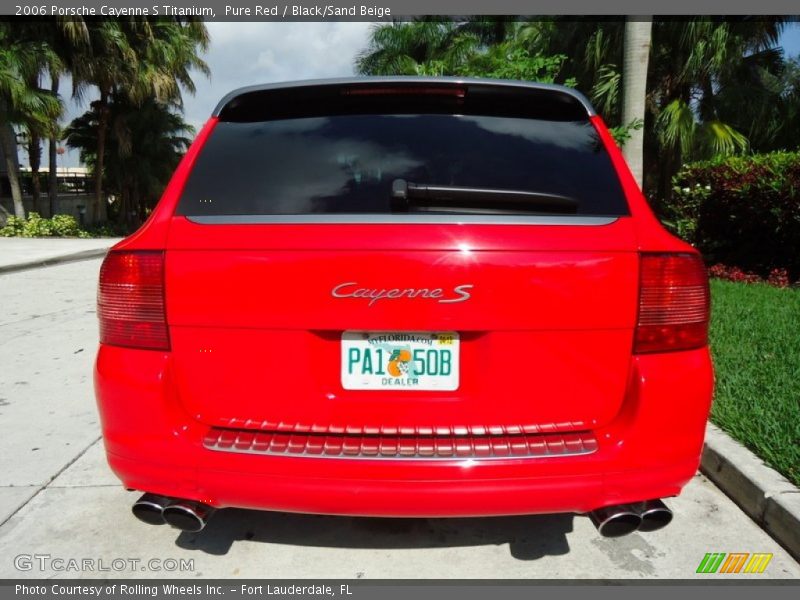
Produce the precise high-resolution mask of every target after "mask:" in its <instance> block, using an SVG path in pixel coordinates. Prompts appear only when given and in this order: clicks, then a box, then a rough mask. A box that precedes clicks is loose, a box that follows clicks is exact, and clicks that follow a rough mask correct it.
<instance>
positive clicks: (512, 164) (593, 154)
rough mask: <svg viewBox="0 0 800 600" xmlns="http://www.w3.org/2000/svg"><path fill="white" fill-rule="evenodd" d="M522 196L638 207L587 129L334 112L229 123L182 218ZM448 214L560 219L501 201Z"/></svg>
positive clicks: (485, 118)
mask: <svg viewBox="0 0 800 600" xmlns="http://www.w3.org/2000/svg"><path fill="white" fill-rule="evenodd" d="M398 180H402V181H403V182H407V183H408V185H409V186H414V185H417V186H445V187H446V188H447V189H450V188H451V187H455V188H462V187H463V188H476V189H477V190H478V192H480V190H482V189H486V190H514V191H522V192H534V193H536V194H542V195H555V196H563V197H567V198H569V199H573V200H574V208H573V209H572V210H570V211H568V212H570V213H572V214H578V215H594V216H601V215H602V216H619V215H623V214H627V204H626V201H625V198H624V195H623V192H622V189H621V186H620V183H619V180H618V178H617V176H616V173H615V171H614V168H613V166H612V164H611V160H610V158H609V156H608V155H607V153H606V151H605V148H604V147H603V144H602V142H601V141H600V139H599V136H598V134H597V132H596V131H595V129H594V127H593V126H592V125H591V123H589V122H588V121H587V120H585V118H584V120H552V119H537V118H521V117H519V118H518V117H513V116H508V115H502V116H497V115H491V114H441V113H438V114H425V113H415V114H399V113H387V114H332V115H315V116H311V117H306V118H284V119H277V120H269V121H246V122H220V123H218V124H217V126H216V127H215V129H214V131H213V132H212V134H211V136H210V137H209V139H208V140H207V142H206V144H205V146H204V148H203V150H202V151H201V153H200V155H199V157H198V158H197V161H196V163H195V166H194V168H193V170H192V173H191V175H190V177H189V179H188V181H187V184H186V186H185V188H184V192H183V195H182V198H181V201H180V204H179V207H178V214H181V215H186V216H225V215H311V214H317V215H318V214H365V213H366V214H375V213H376V214H388V213H392V212H396V210H397V209H396V204H393V203H392V190H393V185H395V184H396V182H397V181H398ZM487 198H488V199H487V200H486V201H485V202H483V203H480V202H479V203H478V207H477V209H476V204H475V202H474V199H473V200H471V201H470V202H469V203H465V204H464V206H463V209H462V207H460V206H459V203H458V201H455V202H453V201H450V202H449V203H448V205H447V208H446V210H445V209H444V208H437V207H436V203H435V202H434V203H433V205H434V206H433V207H431V206H425V207H415V206H411V207H409V208H407V209H406V210H408V211H409V212H416V211H422V210H425V211H426V212H428V213H430V212H434V213H435V212H446V213H448V214H453V213H462V212H463V213H464V214H467V213H469V214H474V213H475V212H479V213H481V214H493V213H495V212H496V213H498V214H509V213H511V214H515V213H519V214H553V212H552V209H547V208H546V207H544V206H541V207H538V206H536V205H533V206H531V205H526V206H524V207H522V205H520V207H519V208H517V205H515V204H512V205H511V206H509V205H508V204H503V205H501V204H498V205H497V209H496V210H495V208H494V204H493V200H492V198H491V197H487Z"/></svg>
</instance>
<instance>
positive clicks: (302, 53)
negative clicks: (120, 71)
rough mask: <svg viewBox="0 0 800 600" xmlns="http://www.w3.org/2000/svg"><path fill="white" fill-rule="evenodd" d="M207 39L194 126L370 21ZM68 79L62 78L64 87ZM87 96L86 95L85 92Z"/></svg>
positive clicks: (69, 111) (188, 111) (791, 32)
mask: <svg viewBox="0 0 800 600" xmlns="http://www.w3.org/2000/svg"><path fill="white" fill-rule="evenodd" d="M206 25H207V27H208V31H209V34H210V36H211V44H210V47H209V49H208V52H207V53H206V54H205V56H204V59H205V61H206V62H207V63H208V66H209V67H210V69H211V77H210V78H206V77H205V76H203V75H202V74H199V73H198V74H197V75H196V76H195V77H194V81H195V85H196V87H197V92H196V94H195V95H194V96H192V95H190V94H188V93H185V94H184V110H185V116H184V118H185V120H186V121H187V122H188V123H189V124H191V125H192V126H193V127H195V129H197V130H199V129H200V127H201V126H202V125H203V123H204V122H205V121H206V119H208V117H209V116H210V115H211V111H212V110H213V109H214V107H215V106H216V105H217V102H219V100H220V99H221V98H222V97H223V96H225V95H226V94H227V93H228V92H230V91H232V90H234V89H236V88H239V87H243V86H247V85H254V84H258V83H270V82H277V81H292V80H297V79H316V78H323V77H346V76H349V75H353V74H354V70H353V64H354V61H355V57H356V55H357V54H358V53H359V52H360V51H362V50H363V49H364V48H365V47H366V45H367V41H368V39H369V33H370V29H371V27H372V26H373V25H372V24H370V23H347V22H338V23H336V22H319V23H316V22H312V23H279V22H276V23H224V22H209V23H207V24H206ZM781 45H782V46H783V48H784V51H785V54H786V56H787V57H796V56H798V55H800V24H797V23H793V24H791V25H789V26H788V27H787V28H786V30H785V31H784V33H783V37H782V39H781ZM69 85H70V84H69V83H68V82H64V83H63V84H62V88H61V89H62V90H68V89H70V88H69ZM87 96H88V95H87ZM91 99H92V98H91V97H87V98H86V99H85V100H84V101H83V102H82V103H79V102H76V101H73V100H68V101H67V106H66V114H65V117H64V119H63V122H64V123H69V121H71V120H72V119H74V118H75V117H77V116H79V115H80V114H82V113H83V112H84V111H86V110H87V109H88V104H89V101H90V100H91ZM20 164H22V165H23V166H27V165H28V156H27V153H25V152H20ZM78 165H79V157H78V153H77V152H76V151H71V150H69V149H67V152H66V153H65V154H64V155H63V156H61V158H60V159H59V166H60V167H75V166H78Z"/></svg>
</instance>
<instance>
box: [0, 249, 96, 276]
mask: <svg viewBox="0 0 800 600" xmlns="http://www.w3.org/2000/svg"><path fill="white" fill-rule="evenodd" d="M108 250H109V248H92V249H91V250H82V251H80V252H72V253H70V254H62V255H61V256H53V257H50V258H42V259H37V260H31V261H27V262H21V263H15V264H13V265H0V275H3V274H4V273H15V272H17V271H27V270H29V269H38V268H40V267H51V266H53V265H58V264H61V263H68V262H76V261H79V260H90V259H92V258H101V257H103V256H105V255H106V253H107V252H108Z"/></svg>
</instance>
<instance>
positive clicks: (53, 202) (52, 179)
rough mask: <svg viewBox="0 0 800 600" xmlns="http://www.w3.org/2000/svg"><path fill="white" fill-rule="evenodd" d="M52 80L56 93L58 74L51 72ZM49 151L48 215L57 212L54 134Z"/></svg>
mask: <svg viewBox="0 0 800 600" xmlns="http://www.w3.org/2000/svg"><path fill="white" fill-rule="evenodd" d="M50 77H51V79H52V82H51V84H50V91H51V92H53V94H55V95H57V94H58V83H59V82H58V75H56V74H53V73H51V75H50ZM48 145H49V148H48V151H49V156H48V160H49V166H50V172H49V173H48V179H47V196H48V197H49V199H50V216H51V217H52V216H53V215H55V214H56V212H58V137H57V136H56V135H55V134H54V135H52V136H51V137H50V139H49V140H48Z"/></svg>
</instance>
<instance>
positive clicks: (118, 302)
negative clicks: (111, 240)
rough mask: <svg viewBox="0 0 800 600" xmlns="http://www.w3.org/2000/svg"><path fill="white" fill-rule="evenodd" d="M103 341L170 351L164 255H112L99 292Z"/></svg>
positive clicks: (145, 253)
mask: <svg viewBox="0 0 800 600" xmlns="http://www.w3.org/2000/svg"><path fill="white" fill-rule="evenodd" d="M97 316H98V318H99V319H100V342H101V343H103V344H110V345H112V346H125V347H128V348H144V349H149V350H169V347H170V346H169V333H168V332H167V319H166V313H165V308H164V253H163V252H158V251H156V252H153V251H140V252H110V253H109V254H108V256H106V259H105V260H104V261H103V266H102V267H101V268H100V286H99V288H98V291H97Z"/></svg>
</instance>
